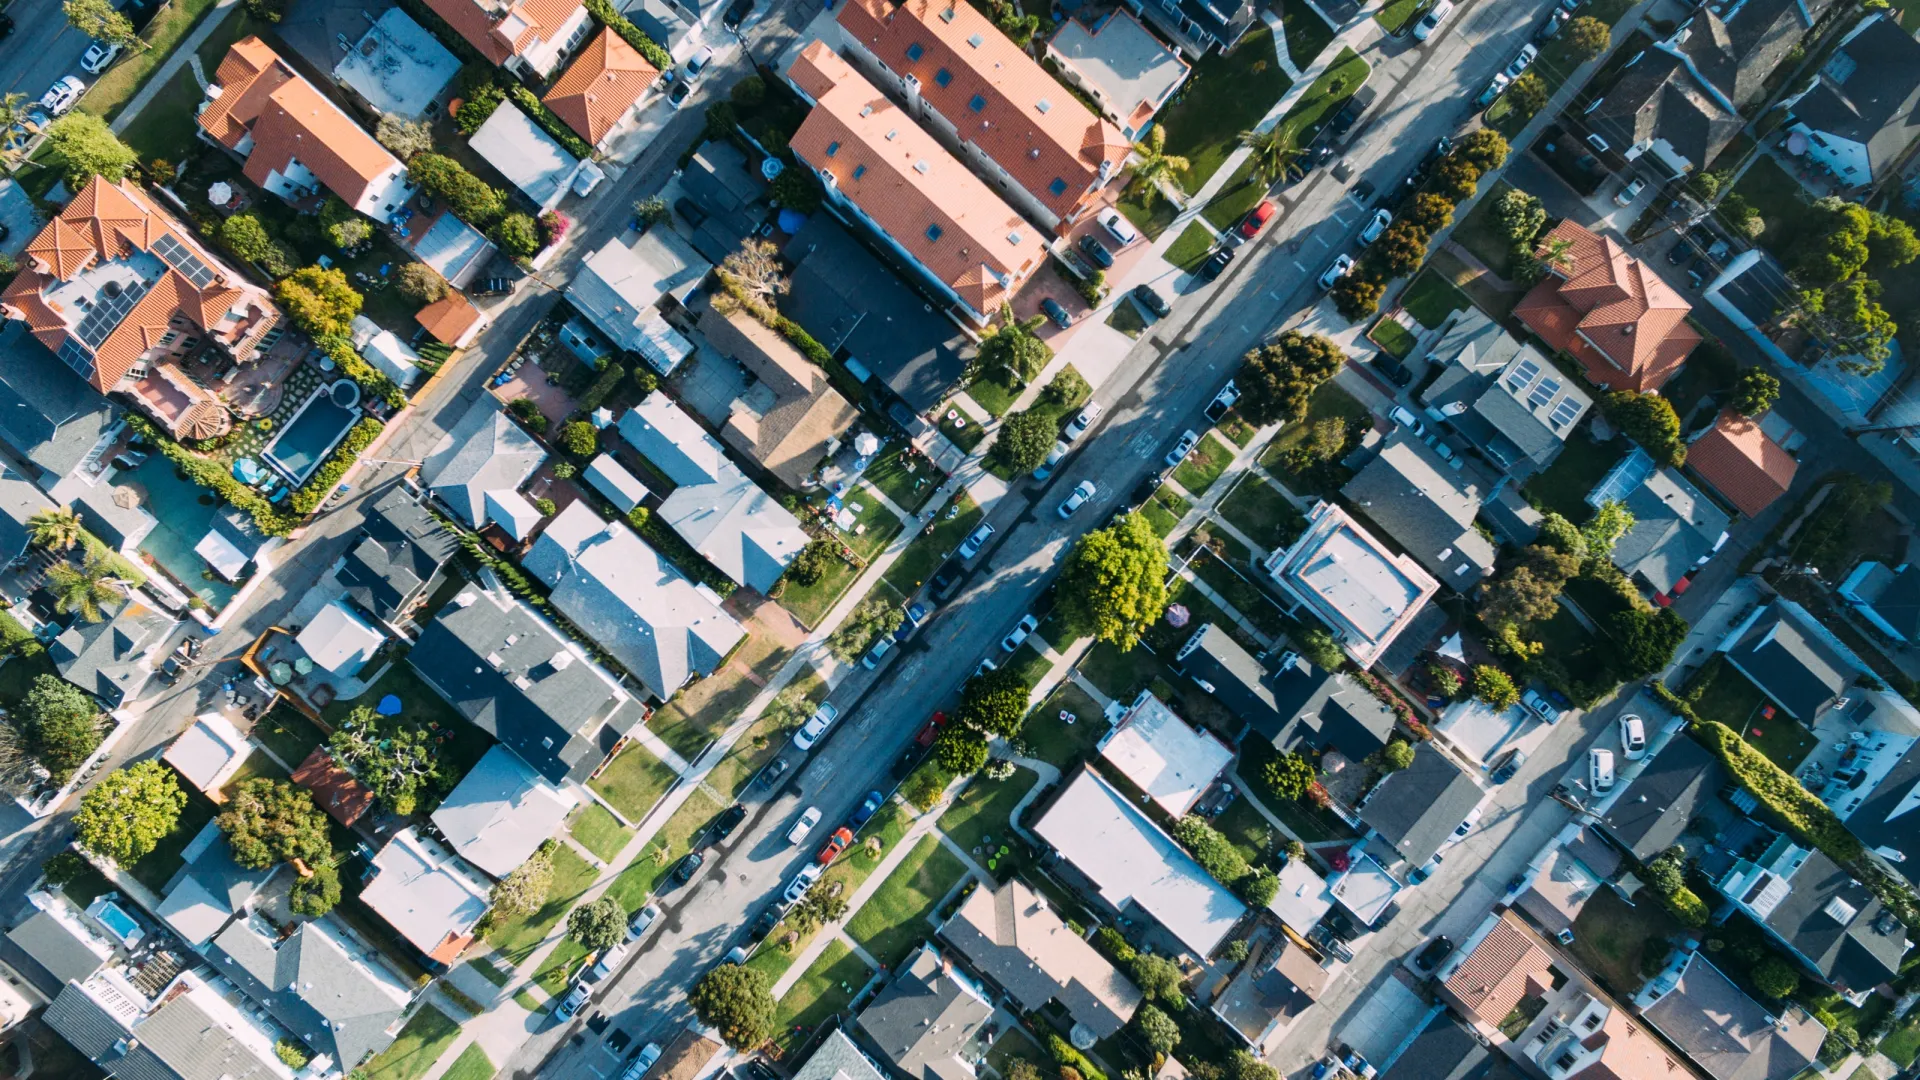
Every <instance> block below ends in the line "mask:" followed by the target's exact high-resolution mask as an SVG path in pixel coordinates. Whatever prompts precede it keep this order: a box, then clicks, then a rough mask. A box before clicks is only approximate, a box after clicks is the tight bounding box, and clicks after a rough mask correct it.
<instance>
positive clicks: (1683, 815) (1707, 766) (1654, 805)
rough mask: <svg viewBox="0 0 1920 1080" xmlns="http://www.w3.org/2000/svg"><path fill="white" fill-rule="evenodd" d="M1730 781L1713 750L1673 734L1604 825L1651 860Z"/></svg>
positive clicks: (1611, 809) (1602, 820) (1620, 798)
mask: <svg viewBox="0 0 1920 1080" xmlns="http://www.w3.org/2000/svg"><path fill="white" fill-rule="evenodd" d="M1726 782H1727V775H1726V772H1725V770H1723V769H1722V768H1721V767H1720V762H1719V761H1718V760H1717V759H1716V758H1715V757H1714V756H1713V752H1712V751H1710V750H1708V749H1707V748H1706V747H1704V746H1701V745H1700V744H1699V743H1697V742H1695V741H1694V740H1692V739H1689V738H1685V737H1684V736H1679V737H1675V738H1672V739H1668V740H1667V744H1666V745H1665V746H1663V747H1661V748H1660V752H1659V753H1657V754H1655V755H1654V756H1653V759H1652V760H1651V761H1648V762H1647V763H1646V765H1645V766H1643V767H1642V768H1641V770H1640V773H1639V775H1637V776H1635V777H1634V778H1633V779H1632V780H1629V781H1628V782H1627V785H1626V787H1625V788H1624V789H1622V790H1621V792H1620V794H1618V795H1616V796H1614V798H1613V804H1612V805H1611V806H1609V807H1607V811H1606V813H1605V814H1604V815H1602V816H1601V818H1600V825H1601V827H1602V828H1604V829H1606V831H1607V835H1609V836H1611V837H1613V839H1614V840H1615V841H1617V842H1618V843H1619V844H1620V846H1621V847H1624V848H1626V849H1627V850H1628V851H1630V852H1632V853H1633V857H1634V858H1636V859H1639V860H1641V861H1642V862H1645V861H1646V860H1648V859H1651V858H1653V857H1654V856H1655V855H1658V854H1660V853H1661V852H1663V851H1665V850H1667V849H1668V848H1670V847H1672V846H1673V845H1674V842H1675V841H1677V840H1679V839H1680V834H1681V833H1682V832H1684V831H1686V828H1687V823H1688V822H1689V821H1692V820H1693V817H1694V815H1695V814H1697V813H1699V812H1700V809H1701V808H1702V807H1703V806H1705V805H1706V804H1707V803H1708V802H1710V801H1712V800H1714V799H1717V798H1719V792H1720V789H1721V787H1723V786H1724V785H1725V784H1726Z"/></svg>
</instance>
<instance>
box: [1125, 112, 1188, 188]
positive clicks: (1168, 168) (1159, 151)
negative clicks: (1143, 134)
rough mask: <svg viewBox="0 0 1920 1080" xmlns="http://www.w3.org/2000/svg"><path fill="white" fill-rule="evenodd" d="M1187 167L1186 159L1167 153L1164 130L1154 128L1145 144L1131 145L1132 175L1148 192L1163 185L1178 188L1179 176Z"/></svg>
mask: <svg viewBox="0 0 1920 1080" xmlns="http://www.w3.org/2000/svg"><path fill="white" fill-rule="evenodd" d="M1188 167H1189V163H1188V161H1187V159H1186V158H1183V157H1181V156H1180V155H1179V154H1169V153H1167V131H1166V129H1165V128H1162V127H1154V128H1153V129H1152V130H1150V131H1148V132H1147V140H1146V141H1145V142H1137V143H1134V144H1133V175H1134V176H1135V177H1137V178H1139V179H1140V180H1142V181H1144V182H1145V183H1146V185H1147V189H1148V190H1150V191H1155V192H1158V191H1160V185H1161V184H1163V183H1167V184H1172V185H1173V186H1174V187H1176V188H1177V187H1179V186H1180V174H1181V173H1184V172H1186V171H1187V169H1188ZM1162 194H1164V193H1162Z"/></svg>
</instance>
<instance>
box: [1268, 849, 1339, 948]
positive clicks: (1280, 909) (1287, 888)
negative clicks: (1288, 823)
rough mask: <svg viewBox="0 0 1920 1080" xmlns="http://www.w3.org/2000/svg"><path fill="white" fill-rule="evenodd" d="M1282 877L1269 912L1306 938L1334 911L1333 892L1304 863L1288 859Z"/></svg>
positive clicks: (1324, 879)
mask: <svg viewBox="0 0 1920 1080" xmlns="http://www.w3.org/2000/svg"><path fill="white" fill-rule="evenodd" d="M1279 876H1280V888H1279V890H1278V891H1277V892H1275V893H1274V894H1273V902H1272V903H1270V904H1268V905H1267V910H1268V911H1271V912H1273V913H1274V914H1275V915H1277V916H1279V917H1280V921H1281V922H1283V923H1286V924H1287V926H1289V927H1290V928H1292V930H1293V932H1294V933H1296V934H1301V935H1304V934H1306V932H1307V931H1309V930H1311V929H1313V926H1314V924H1315V923H1317V922H1319V921H1320V917H1321V916H1323V915H1325V914H1326V913H1327V910H1328V909H1329V908H1331V907H1333V890H1331V889H1329V888H1327V879H1326V878H1323V877H1321V876H1320V872H1319V871H1317V870H1315V869H1314V868H1313V867H1311V866H1309V865H1308V864H1307V863H1306V862H1305V860H1302V859H1288V860H1287V865H1285V866H1283V867H1281V868H1280V875H1279Z"/></svg>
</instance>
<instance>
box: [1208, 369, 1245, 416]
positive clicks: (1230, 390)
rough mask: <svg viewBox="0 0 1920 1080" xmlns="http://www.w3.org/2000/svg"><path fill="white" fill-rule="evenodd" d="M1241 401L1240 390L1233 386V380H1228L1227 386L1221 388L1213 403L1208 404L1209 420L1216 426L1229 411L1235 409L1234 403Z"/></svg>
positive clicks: (1214, 396)
mask: <svg viewBox="0 0 1920 1080" xmlns="http://www.w3.org/2000/svg"><path fill="white" fill-rule="evenodd" d="M1239 400H1240V388H1239V387H1237V386H1235V385H1233V380H1232V379H1228V380H1227V385H1225V386H1223V387H1221V388H1220V392H1219V393H1217V394H1215V395H1213V400H1212V401H1209V402H1207V419H1209V420H1211V421H1213V422H1214V423H1216V424H1217V423H1219V422H1220V418H1221V417H1223V416H1225V415H1227V410H1229V409H1231V408H1233V403H1234V402H1236V401H1239Z"/></svg>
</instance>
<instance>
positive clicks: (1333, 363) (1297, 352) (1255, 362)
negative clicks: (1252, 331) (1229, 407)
mask: <svg viewBox="0 0 1920 1080" xmlns="http://www.w3.org/2000/svg"><path fill="white" fill-rule="evenodd" d="M1346 360H1347V354H1346V353H1344V352H1342V351H1341V350H1340V346H1339V345H1338V344H1336V343H1335V342H1334V341H1333V339H1332V338H1328V337H1324V336H1322V335H1320V334H1303V333H1301V332H1300V331H1298V330H1289V331H1287V332H1286V333H1284V334H1281V335H1280V337H1279V338H1277V339H1276V340H1275V341H1274V342H1273V343H1272V344H1270V345H1264V346H1261V347H1260V348H1258V349H1254V350H1253V351H1252V352H1249V353H1248V354H1247V355H1246V358H1245V360H1243V361H1242V362H1241V365H1240V370H1239V371H1238V372H1236V373H1235V374H1234V379H1233V381H1234V385H1235V386H1237V387H1239V388H1240V400H1239V401H1238V402H1236V403H1235V405H1234V408H1235V409H1236V410H1238V411H1239V413H1240V415H1241V416H1242V417H1245V418H1246V420H1247V422H1248V423H1251V424H1260V425H1265V424H1271V423H1274V422H1276V421H1280V420H1287V421H1294V420H1301V419H1304V418H1305V417H1306V415H1307V403H1308V402H1309V401H1310V400H1312V398H1313V393H1314V391H1316V390H1318V389H1320V384H1322V383H1324V382H1326V381H1327V380H1328V379H1331V378H1333V376H1334V374H1335V373H1336V372H1338V371H1339V370H1340V365H1342V364H1344V363H1346Z"/></svg>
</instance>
